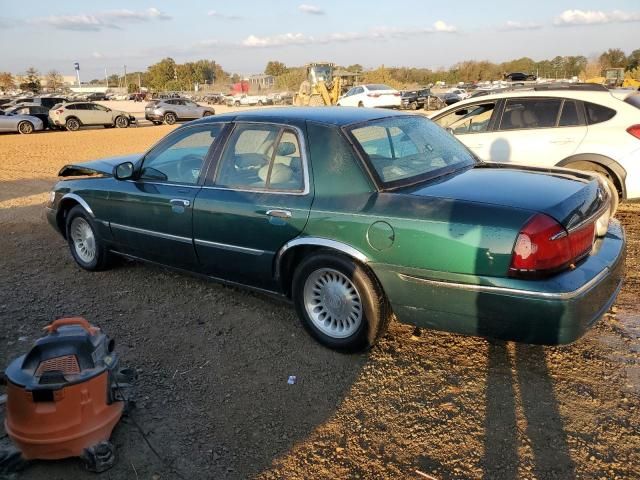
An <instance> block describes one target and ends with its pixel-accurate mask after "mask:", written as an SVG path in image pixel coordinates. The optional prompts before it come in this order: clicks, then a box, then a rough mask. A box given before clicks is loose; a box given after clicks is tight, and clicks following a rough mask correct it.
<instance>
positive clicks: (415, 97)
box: [401, 88, 431, 110]
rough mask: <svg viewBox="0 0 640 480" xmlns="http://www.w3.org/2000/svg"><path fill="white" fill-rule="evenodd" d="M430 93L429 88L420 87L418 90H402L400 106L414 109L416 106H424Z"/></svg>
mask: <svg viewBox="0 0 640 480" xmlns="http://www.w3.org/2000/svg"><path fill="white" fill-rule="evenodd" d="M430 95H431V89H430V88H422V89H420V90H407V91H404V92H402V95H401V106H402V108H409V109H411V110H416V109H418V108H424V107H425V103H426V102H427V99H428V98H429V96H430Z"/></svg>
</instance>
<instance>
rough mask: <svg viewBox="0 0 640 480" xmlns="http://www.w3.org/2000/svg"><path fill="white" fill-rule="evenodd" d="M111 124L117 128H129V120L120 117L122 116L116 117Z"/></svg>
mask: <svg viewBox="0 0 640 480" xmlns="http://www.w3.org/2000/svg"><path fill="white" fill-rule="evenodd" d="M113 123H114V125H115V126H116V127H117V128H128V127H129V119H128V118H127V117H124V116H122V115H119V116H117V117H116V119H115V121H114V122H113Z"/></svg>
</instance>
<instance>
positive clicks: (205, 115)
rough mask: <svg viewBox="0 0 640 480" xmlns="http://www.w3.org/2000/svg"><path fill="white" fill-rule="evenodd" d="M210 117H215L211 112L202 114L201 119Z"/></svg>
mask: <svg viewBox="0 0 640 480" xmlns="http://www.w3.org/2000/svg"><path fill="white" fill-rule="evenodd" d="M211 115H215V114H214V113H213V112H204V113H203V114H202V116H203V117H210V116H211Z"/></svg>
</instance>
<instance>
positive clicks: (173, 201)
mask: <svg viewBox="0 0 640 480" xmlns="http://www.w3.org/2000/svg"><path fill="white" fill-rule="evenodd" d="M169 203H170V204H171V205H174V206H181V207H188V206H189V205H191V202H190V201H189V200H185V199H184V198H172V199H171V200H169Z"/></svg>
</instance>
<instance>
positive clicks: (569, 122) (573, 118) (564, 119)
mask: <svg viewBox="0 0 640 480" xmlns="http://www.w3.org/2000/svg"><path fill="white" fill-rule="evenodd" d="M578 125H583V122H581V121H580V116H579V115H578V105H577V103H576V101H575V100H565V101H564V103H563V104H562V113H561V114H560V121H559V122H558V126H559V127H574V126H578Z"/></svg>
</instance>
